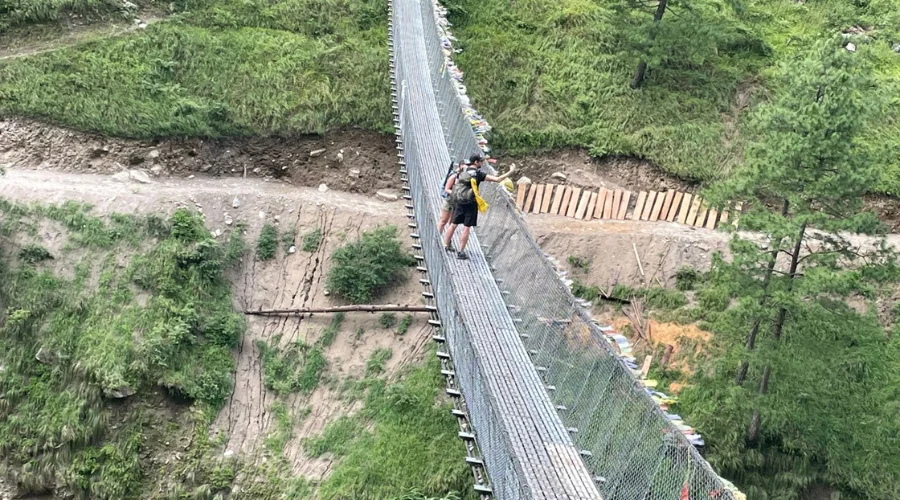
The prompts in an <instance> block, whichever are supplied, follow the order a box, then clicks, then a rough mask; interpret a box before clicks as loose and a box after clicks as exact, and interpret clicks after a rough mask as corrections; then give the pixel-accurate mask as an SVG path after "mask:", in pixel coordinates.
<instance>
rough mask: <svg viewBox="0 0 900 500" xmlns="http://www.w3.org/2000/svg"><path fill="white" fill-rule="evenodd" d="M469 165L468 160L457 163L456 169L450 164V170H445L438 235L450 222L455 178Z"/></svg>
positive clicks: (442, 232)
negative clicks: (451, 198)
mask: <svg viewBox="0 0 900 500" xmlns="http://www.w3.org/2000/svg"><path fill="white" fill-rule="evenodd" d="M468 165H471V162H469V160H466V161H465V162H459V165H457V167H456V169H454V168H453V164H452V163H451V164H450V168H449V169H447V176H446V177H445V178H444V186H443V188H442V189H443V191H441V196H442V197H443V198H444V204H443V206H441V222H440V223H439V224H438V234H444V228H445V227H446V226H447V223H448V222H450V216H451V215H453V203H452V202H451V201H450V195H451V194H452V193H453V185H454V184H456V177H457V176H458V175H459V174H460V172H462V171H463V170H465V169H466V166H468Z"/></svg>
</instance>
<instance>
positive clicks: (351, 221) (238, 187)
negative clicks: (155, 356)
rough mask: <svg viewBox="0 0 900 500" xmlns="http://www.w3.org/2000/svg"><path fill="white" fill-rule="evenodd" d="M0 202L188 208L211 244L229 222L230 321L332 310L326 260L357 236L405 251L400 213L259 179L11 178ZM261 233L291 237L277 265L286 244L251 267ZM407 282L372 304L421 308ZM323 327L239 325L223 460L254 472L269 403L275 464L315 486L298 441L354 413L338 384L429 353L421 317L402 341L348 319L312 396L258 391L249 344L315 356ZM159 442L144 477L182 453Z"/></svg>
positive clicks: (223, 426)
mask: <svg viewBox="0 0 900 500" xmlns="http://www.w3.org/2000/svg"><path fill="white" fill-rule="evenodd" d="M0 197H3V198H6V199H10V200H15V201H19V202H31V201H40V202H42V203H60V202H63V201H65V200H77V201H81V202H86V203H89V204H91V205H93V206H94V207H95V208H94V211H95V212H96V213H99V214H109V213H112V212H119V213H140V214H146V213H156V214H171V213H172V212H173V211H174V210H175V209H176V208H178V207H181V206H188V207H190V208H193V209H196V210H200V211H202V212H203V213H204V215H205V218H206V223H207V227H209V228H210V230H211V231H213V233H214V234H219V236H218V238H219V239H222V238H225V237H227V235H228V232H229V231H233V230H235V228H236V227H237V225H238V222H243V223H245V224H246V235H245V238H246V241H247V242H248V244H249V246H250V248H249V250H248V252H247V253H246V254H245V256H244V259H243V262H242V265H241V267H240V270H239V271H236V272H235V273H234V274H233V276H232V281H233V283H234V302H235V308H236V309H238V310H246V309H258V308H291V307H309V306H325V305H329V304H337V303H340V302H339V301H337V300H335V298H334V297H333V296H331V295H326V292H325V281H326V279H325V278H326V275H327V273H328V270H329V268H330V256H331V254H332V252H333V251H334V249H335V248H337V247H338V246H340V245H341V244H343V242H345V241H347V240H350V239H353V238H355V237H357V236H358V235H359V234H360V233H361V232H362V231H365V230H367V229H370V228H373V227H376V226H379V225H384V224H394V225H397V226H398V227H399V228H400V237H401V238H402V241H403V243H407V242H408V240H406V238H407V236H406V232H405V226H406V217H405V215H404V212H405V210H404V209H403V208H402V204H401V203H400V202H382V201H378V200H375V199H372V198H370V197H366V196H361V195H354V194H348V193H341V192H337V191H334V190H328V191H327V192H321V191H319V190H318V189H317V188H305V187H297V186H292V185H290V184H287V183H285V182H280V181H273V180H269V181H266V180H265V179H254V178H248V179H241V178H224V179H216V178H211V177H207V176H198V177H196V178H194V179H191V180H190V181H185V180H184V179H174V178H159V179H154V180H152V182H151V183H148V184H144V183H140V182H137V181H134V180H131V181H119V180H115V179H113V178H112V176H109V175H104V176H98V175H91V174H73V173H64V172H55V171H54V172H48V171H41V170H22V169H16V168H13V169H11V170H9V171H8V172H7V175H6V176H5V177H3V178H2V179H0ZM229 221H230V223H229ZM266 222H268V223H273V224H275V225H276V226H277V227H278V228H279V230H280V232H281V233H284V232H286V231H289V230H290V229H294V230H295V231H296V235H297V236H296V242H297V247H298V249H297V251H296V253H294V254H289V253H287V252H286V251H285V248H284V243H283V242H279V248H278V250H277V255H276V258H275V259H273V260H270V261H265V262H261V261H259V260H258V259H256V258H255V245H256V241H257V239H258V235H259V232H260V231H261V228H262V226H263V224H264V223H266ZM316 228H318V229H320V230H321V231H322V241H321V244H320V245H319V246H318V248H317V249H316V250H315V251H313V252H304V251H303V250H302V245H301V244H300V242H301V238H302V236H303V235H304V234H306V233H307V232H309V231H311V230H313V229H316ZM61 230H62V229H61V228H49V227H48V228H42V229H41V232H42V234H41V237H42V239H44V240H45V241H49V242H52V241H55V240H58V239H60V235H57V234H53V231H61ZM44 233H45V234H44ZM63 239H64V238H63ZM413 273H414V271H412V270H410V271H409V275H408V276H407V279H406V280H405V281H403V282H402V283H400V284H398V285H397V286H396V287H394V288H393V289H391V290H390V292H389V293H388V294H387V295H386V296H383V297H379V299H378V301H377V302H379V303H400V304H419V303H420V301H421V297H422V295H421V288H420V285H419V283H418V282H417V280H416V279H413V278H414V276H413ZM331 318H332V315H329V314H321V315H314V316H311V317H309V316H307V317H296V316H293V317H268V318H267V317H251V318H250V319H249V328H248V330H247V332H246V334H245V335H244V337H243V338H242V339H241V343H240V346H239V348H238V350H237V352H236V353H235V358H236V365H237V370H236V373H235V383H234V390H233V393H232V394H231V396H230V398H229V400H228V402H227V404H226V405H225V407H224V408H223V409H222V410H221V412H220V414H219V416H218V418H217V419H216V422H215V425H214V428H213V432H214V433H215V434H216V435H221V434H224V435H225V437H226V440H225V442H226V445H225V450H228V451H230V452H232V453H234V454H235V455H237V456H240V457H242V458H243V459H244V460H246V461H249V462H251V463H252V462H253V461H257V460H264V458H262V457H263V455H264V451H263V450H264V448H265V439H266V438H267V437H269V436H272V435H273V434H274V433H276V432H278V429H277V426H278V422H277V421H276V418H275V416H274V415H273V412H272V408H273V403H274V402H275V401H276V400H279V401H282V402H283V403H284V406H285V407H287V408H288V413H289V415H290V416H291V417H292V418H293V419H294V422H295V426H294V428H293V438H292V439H291V440H290V441H289V442H288V444H287V445H286V446H285V448H284V453H285V456H286V457H287V459H288V460H289V461H290V463H291V465H292V467H293V469H294V471H295V473H296V474H299V475H302V476H304V477H306V478H308V479H311V480H319V479H321V478H322V477H324V476H325V475H326V474H328V472H329V471H330V467H331V463H330V462H329V461H328V460H323V459H311V458H309V457H307V456H306V455H305V453H304V451H303V447H302V440H303V438H305V437H310V436H315V435H317V434H319V433H320V432H321V430H322V429H323V428H324V426H325V425H326V424H327V423H329V422H331V421H333V420H334V419H336V418H338V417H339V416H341V415H347V414H349V413H352V412H353V411H355V410H356V409H357V408H358V406H359V402H358V401H353V400H351V399H349V398H346V397H343V395H342V390H341V389H342V386H343V383H344V382H345V381H346V380H348V379H353V378H362V377H363V376H364V375H365V371H366V365H367V362H368V361H369V359H370V358H371V357H372V354H373V353H374V352H375V351H376V350H379V349H390V350H391V352H392V356H391V357H390V359H389V360H388V361H387V362H386V364H385V371H386V375H385V376H387V377H391V376H393V375H394V374H396V373H397V370H399V369H400V368H401V367H403V366H405V365H407V364H410V363H412V362H415V361H417V360H418V359H420V358H421V356H422V355H424V353H425V350H426V346H427V345H428V342H429V341H430V336H429V335H428V331H429V328H430V327H429V326H428V325H427V323H426V321H425V319H424V318H422V317H419V316H417V317H416V319H415V321H414V323H413V324H412V326H411V327H410V329H409V331H408V332H407V333H406V334H405V335H402V336H401V335H397V334H396V333H395V332H394V331H393V330H392V329H385V328H383V327H381V326H380V325H379V322H378V319H379V317H378V316H377V315H375V314H366V313H348V314H347V315H346V319H345V320H344V322H343V324H342V325H341V328H340V330H339V332H338V334H337V336H336V339H335V340H334V342H333V343H332V344H331V345H330V346H329V347H328V348H327V349H326V350H325V352H324V355H325V358H326V360H327V368H326V371H325V372H324V374H323V380H322V381H321V382H320V384H319V385H318V386H317V388H316V389H315V390H314V391H313V392H312V393H310V394H293V395H289V396H287V397H280V398H276V396H275V394H274V393H273V392H271V391H269V390H268V389H266V387H265V386H264V382H263V372H262V366H261V358H260V350H259V347H258V345H257V342H258V341H265V342H267V343H269V344H270V345H271V344H275V343H276V340H277V339H278V338H280V340H278V341H277V342H279V343H280V344H279V345H281V346H282V347H283V346H286V345H288V344H289V343H292V342H295V341H298V340H302V341H303V342H305V343H307V344H313V343H314V342H315V341H316V340H317V339H318V338H319V337H320V336H321V335H322V331H323V330H324V328H325V327H326V326H327V325H328V324H329V323H330V321H331ZM148 397H151V396H149V395H148ZM161 411H162V410H161ZM307 412H308V413H307ZM164 427H165V426H162V427H161V428H164ZM160 439H161V440H162V439H165V440H167V442H165V443H158V446H153V445H152V444H148V446H150V447H153V448H157V449H160V450H162V451H160V454H157V455H152V456H151V455H147V456H143V457H142V459H143V460H145V461H146V462H147V464H148V467H149V469H148V470H155V469H157V468H159V467H161V466H162V465H161V464H166V466H168V464H170V463H175V461H177V460H180V459H181V457H182V455H183V454H184V453H185V452H186V451H187V449H188V446H189V439H187V436H182V437H181V438H179V437H175V438H174V439H173V438H172V436H166V437H165V438H163V437H161V438H160ZM170 439H171V441H172V442H171V446H169V444H170V443H169V442H168V440H170ZM5 487H9V484H8V482H7V483H3V482H0V498H3V495H4V494H9V495H11V494H12V493H11V492H5V491H4V488H5Z"/></svg>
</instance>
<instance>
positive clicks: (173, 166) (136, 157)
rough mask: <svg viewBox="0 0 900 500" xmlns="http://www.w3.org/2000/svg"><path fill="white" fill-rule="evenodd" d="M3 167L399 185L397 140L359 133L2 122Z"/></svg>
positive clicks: (369, 187)
mask: <svg viewBox="0 0 900 500" xmlns="http://www.w3.org/2000/svg"><path fill="white" fill-rule="evenodd" d="M3 165H5V166H6V167H7V168H17V167H18V168H29V169H38V170H57V171H62V172H83V173H94V174H110V173H116V172H121V171H124V170H127V169H141V170H144V171H146V172H147V173H148V174H149V175H150V176H151V177H154V178H159V179H166V178H170V177H172V178H184V177H188V176H190V175H192V174H199V173H202V174H206V175H207V176H216V177H231V178H236V177H240V178H258V179H279V180H283V181H286V182H290V183H292V184H295V185H300V186H318V185H319V184H326V185H327V186H328V187H329V188H331V189H339V190H342V191H347V192H350V193H363V194H372V193H374V192H375V191H377V190H379V189H385V188H396V187H398V185H399V176H398V174H397V168H398V167H397V156H396V149H395V148H394V142H393V140H391V139H390V138H389V137H387V136H384V135H380V134H376V133H374V132H368V131H363V130H355V129H347V130H339V131H334V132H329V133H328V134H326V135H325V136H324V137H319V136H302V137H254V138H225V139H215V140H202V139H178V140H176V139H166V140H129V139H118V138H110V137H105V136H102V135H98V134H88V133H83V132H76V131H72V130H67V129H64V128H60V127H56V126H53V125H47V124H43V123H39V122H34V121H29V120H18V119H5V120H3V119H0V166H3Z"/></svg>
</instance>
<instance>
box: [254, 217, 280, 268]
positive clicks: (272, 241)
mask: <svg viewBox="0 0 900 500" xmlns="http://www.w3.org/2000/svg"><path fill="white" fill-rule="evenodd" d="M277 246H278V229H276V228H275V226H273V225H272V224H269V223H266V224H265V225H264V226H263V228H262V232H260V233H259V241H257V242H256V256H257V257H258V258H259V260H271V259H274V258H275V248H276V247H277Z"/></svg>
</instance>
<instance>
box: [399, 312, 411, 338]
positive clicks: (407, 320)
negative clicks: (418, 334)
mask: <svg viewBox="0 0 900 500" xmlns="http://www.w3.org/2000/svg"><path fill="white" fill-rule="evenodd" d="M412 324H413V315H412V314H407V315H406V316H403V319H401V320H400V324H399V325H397V335H404V334H406V332H408V331H409V327H410V326H412Z"/></svg>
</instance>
